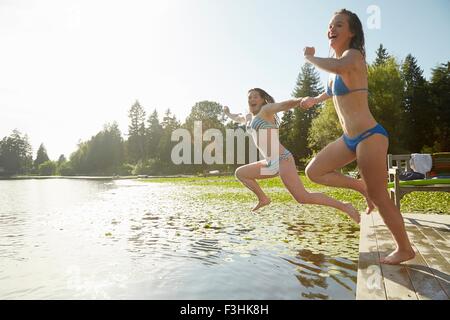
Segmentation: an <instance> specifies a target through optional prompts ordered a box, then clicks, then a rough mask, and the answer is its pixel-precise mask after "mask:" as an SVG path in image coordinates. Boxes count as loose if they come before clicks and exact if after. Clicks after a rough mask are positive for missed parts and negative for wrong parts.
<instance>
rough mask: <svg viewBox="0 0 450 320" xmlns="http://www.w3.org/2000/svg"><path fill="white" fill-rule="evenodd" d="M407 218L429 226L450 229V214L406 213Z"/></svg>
mask: <svg viewBox="0 0 450 320" xmlns="http://www.w3.org/2000/svg"><path fill="white" fill-rule="evenodd" d="M404 218H405V220H409V219H414V220H416V221H417V222H418V223H419V224H421V225H425V226H428V227H433V228H434V227H436V228H444V229H445V228H446V229H448V230H450V215H444V214H417V213H416V214H412V213H408V214H405V215H404Z"/></svg>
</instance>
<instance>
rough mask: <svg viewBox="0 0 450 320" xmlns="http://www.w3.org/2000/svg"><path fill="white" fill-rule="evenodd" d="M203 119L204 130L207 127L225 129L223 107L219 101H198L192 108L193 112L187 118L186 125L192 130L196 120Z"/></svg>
mask: <svg viewBox="0 0 450 320" xmlns="http://www.w3.org/2000/svg"><path fill="white" fill-rule="evenodd" d="M195 121H201V122H202V128H203V131H205V130H207V129H211V128H214V129H223V128H224V125H223V107H222V105H220V104H219V103H217V102H213V101H201V102H197V103H196V104H195V105H194V106H193V107H192V109H191V113H190V114H189V116H188V117H187V118H186V123H185V126H186V127H187V128H188V129H190V130H192V129H193V128H194V122H195Z"/></svg>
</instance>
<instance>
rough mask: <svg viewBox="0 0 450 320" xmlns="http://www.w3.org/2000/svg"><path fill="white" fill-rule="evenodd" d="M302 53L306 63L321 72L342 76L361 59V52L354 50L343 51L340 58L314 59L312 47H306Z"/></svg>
mask: <svg viewBox="0 0 450 320" xmlns="http://www.w3.org/2000/svg"><path fill="white" fill-rule="evenodd" d="M303 53H304V56H305V59H306V60H307V61H308V62H310V63H312V64H313V65H315V66H316V67H318V68H320V69H322V70H325V71H327V72H331V73H335V74H342V73H343V72H345V71H346V70H348V69H349V68H352V67H354V66H355V65H356V63H357V62H358V60H359V59H361V58H362V54H361V52H359V51H358V50H356V49H349V50H347V51H345V52H344V53H343V54H342V56H341V57H340V58H318V57H315V56H314V54H315V49H314V47H306V48H305V49H303Z"/></svg>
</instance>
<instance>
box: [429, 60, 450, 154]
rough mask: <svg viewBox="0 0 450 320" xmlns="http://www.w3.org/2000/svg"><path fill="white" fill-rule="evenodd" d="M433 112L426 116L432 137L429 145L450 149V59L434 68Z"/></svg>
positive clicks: (431, 95) (431, 89) (435, 147)
mask: <svg viewBox="0 0 450 320" xmlns="http://www.w3.org/2000/svg"><path fill="white" fill-rule="evenodd" d="M429 106H430V108H431V109H433V110H434V113H433V114H431V115H430V114H428V113H427V114H426V116H425V115H424V117H425V118H426V119H427V120H429V125H428V131H430V132H432V138H429V141H427V144H426V145H427V146H429V147H432V150H433V151H434V152H443V151H449V150H450V61H448V62H447V63H442V64H441V65H439V66H437V67H436V68H434V69H433V70H432V74H431V82H430V103H429Z"/></svg>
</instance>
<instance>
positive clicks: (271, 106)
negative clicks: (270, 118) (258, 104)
mask: <svg viewBox="0 0 450 320" xmlns="http://www.w3.org/2000/svg"><path fill="white" fill-rule="evenodd" d="M302 100H303V98H296V99H292V100H287V101H283V102H277V103H268V104H266V105H265V106H263V107H262V109H261V111H262V112H264V113H268V114H275V113H277V112H281V111H287V110H289V109H292V108H295V107H300V104H301V102H302Z"/></svg>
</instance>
